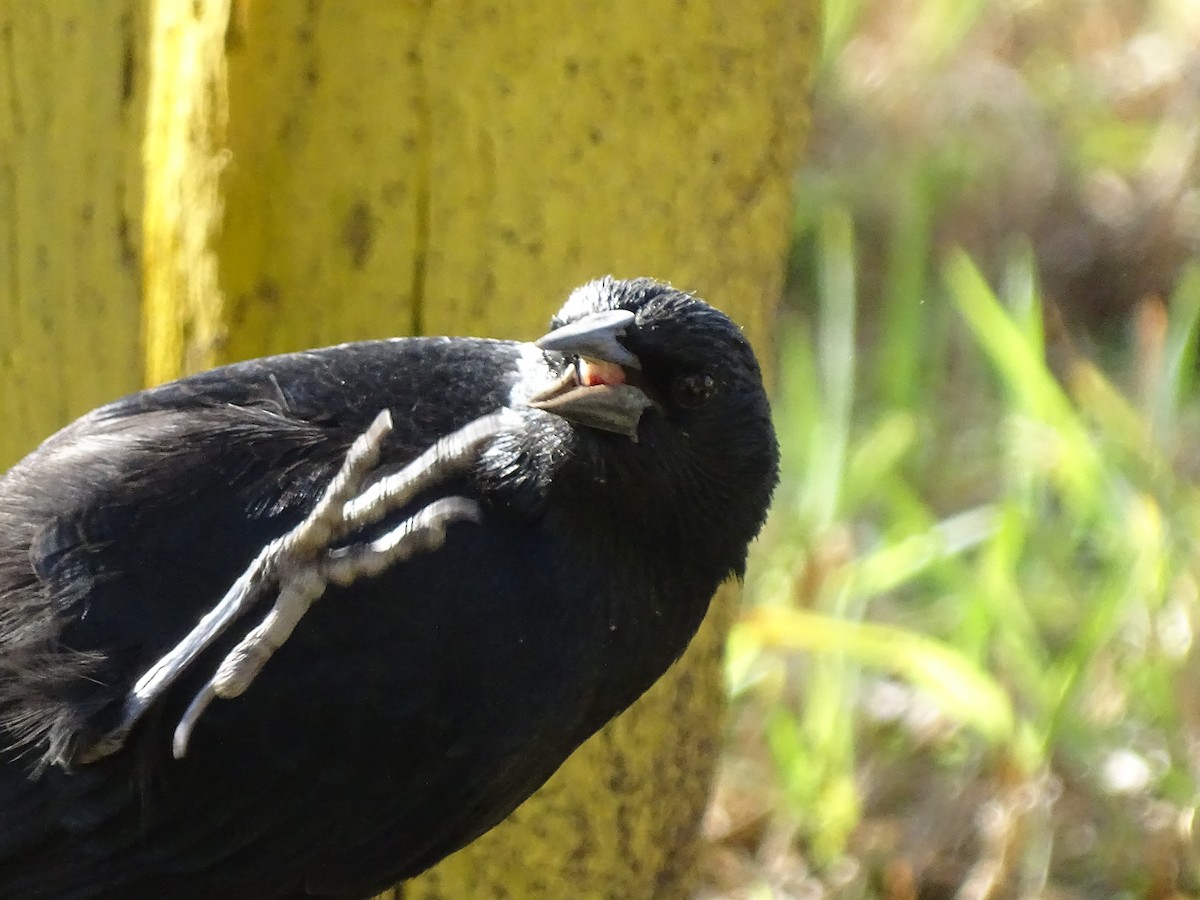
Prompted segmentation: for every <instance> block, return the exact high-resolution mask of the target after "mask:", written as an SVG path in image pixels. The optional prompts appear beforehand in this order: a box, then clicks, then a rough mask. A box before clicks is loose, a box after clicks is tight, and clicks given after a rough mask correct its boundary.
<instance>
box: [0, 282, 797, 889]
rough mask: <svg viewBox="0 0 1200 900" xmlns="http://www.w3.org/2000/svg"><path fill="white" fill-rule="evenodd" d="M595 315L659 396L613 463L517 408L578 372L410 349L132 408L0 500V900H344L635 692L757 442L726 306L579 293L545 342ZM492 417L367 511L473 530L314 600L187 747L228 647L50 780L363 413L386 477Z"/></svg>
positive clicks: (126, 406) (601, 444)
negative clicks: (317, 899)
mask: <svg viewBox="0 0 1200 900" xmlns="http://www.w3.org/2000/svg"><path fill="white" fill-rule="evenodd" d="M606 309H626V310H630V311H631V312H633V313H635V314H636V319H635V321H634V323H633V324H632V325H631V326H630V327H629V328H628V329H626V330H625V332H624V334H623V336H622V337H621V339H620V341H621V344H622V345H623V346H624V347H625V348H627V349H628V351H629V352H630V353H632V354H633V356H634V357H636V360H637V364H638V365H639V366H640V370H635V369H633V368H628V369H626V370H625V373H626V374H627V375H628V377H629V380H630V381H631V382H633V383H635V384H637V385H639V386H640V388H641V390H643V391H644V393H645V394H646V395H647V396H648V397H649V399H650V400H652V401H654V403H655V405H654V406H653V407H651V408H649V409H647V410H646V411H645V413H644V414H643V415H642V417H641V420H640V425H639V426H638V427H637V429H636V436H637V441H636V442H635V441H633V440H631V439H630V438H629V437H626V436H623V435H620V434H614V433H608V432H606V431H602V430H598V429H596V428H592V427H588V426H584V425H579V424H572V422H571V421H569V420H568V419H566V418H563V417H562V416H560V415H557V414H555V413H553V412H548V411H545V410H541V409H533V408H530V407H528V406H526V405H525V403H524V401H526V400H529V399H530V398H531V397H533V396H534V395H535V394H538V393H539V392H541V391H542V390H543V389H544V388H546V387H547V386H548V385H549V384H550V383H551V382H552V381H553V380H554V379H555V377H556V376H558V375H561V374H562V373H563V371H564V370H566V369H567V368H568V367H569V366H571V365H574V361H573V360H571V359H569V358H564V357H562V356H560V355H559V354H558V353H555V352H543V351H542V350H540V349H538V348H536V347H534V346H533V345H530V344H517V343H511V342H499V341H486V340H476V339H452V340H447V339H406V340H394V341H376V342H367V343H359V344H347V345H342V346H339V347H333V348H328V349H325V350H317V351H310V352H306V353H298V354H290V355H287V356H280V357H273V358H269V359H263V360H256V361H252V362H248V363H242V364H238V365H234V366H229V367H225V368H223V369H218V370H214V371H212V372H208V373H204V374H201V375H198V376H195V377H192V378H189V379H185V380H182V381H179V382H175V383H173V384H169V385H165V386H163V387H160V388H156V389H152V390H149V391H144V392H142V393H139V394H135V395H132V396H131V397H127V398H125V399H123V400H120V401H117V402H116V403H114V404H111V405H109V406H106V407H103V408H101V409H99V410H97V411H95V412H93V413H91V414H89V415H88V416H85V417H84V418H82V419H80V420H79V421H77V422H76V423H74V424H72V425H71V426H68V427H67V428H66V429H64V430H63V431H61V432H59V433H58V434H57V435H55V436H53V437H52V438H50V439H49V440H48V441H47V442H46V443H45V444H43V445H42V447H40V448H39V449H38V450H37V451H35V452H34V453H33V454H31V455H30V456H29V457H27V458H26V459H25V460H24V461H22V462H21V463H19V464H18V465H17V466H16V467H14V468H13V469H12V470H10V472H9V473H7V474H6V475H5V476H4V477H3V478H2V479H0V729H2V731H0V744H3V745H6V746H7V750H6V751H5V755H4V756H3V757H2V758H0V898H22V900H32V898H37V897H79V898H84V897H113V898H118V897H120V898H136V897H147V898H149V897H164V898H165V897H228V898H236V897H245V898H267V897H285V896H303V895H305V894H306V893H307V894H315V895H318V896H337V897H359V896H364V897H365V896H369V895H370V894H371V893H372V892H374V891H377V890H379V889H381V888H383V887H385V886H386V885H388V884H389V883H392V882H394V881H396V880H400V879H403V878H407V877H411V876H413V875H415V874H417V873H419V872H420V871H422V870H423V869H425V868H427V867H428V866H430V865H432V864H433V863H434V862H436V861H437V860H438V859H440V858H442V857H443V856H445V855H446V854H448V853H450V852H452V851H453V850H455V849H457V848H458V847H460V846H462V845H464V844H465V843H467V842H469V841H470V840H471V839H473V838H474V837H476V836H478V835H479V834H480V833H482V832H483V831H485V830H487V829H488V828H490V827H491V826H492V825H494V824H495V823H496V822H497V821H499V820H500V819H501V818H503V817H504V816H505V815H507V814H508V813H509V812H510V811H511V810H512V809H513V808H514V807H515V806H516V805H517V804H518V803H519V802H520V801H521V800H523V799H524V798H525V797H526V796H528V795H529V794H530V793H531V792H532V791H534V790H535V789H536V788H537V787H538V786H539V785H540V784H541V783H542V782H543V781H544V780H545V779H546V778H547V777H548V776H549V775H550V774H551V773H552V772H553V771H554V770H555V769H556V768H557V767H558V766H559V765H560V764H561V762H562V761H563V760H564V759H565V758H566V756H567V755H568V754H569V753H570V752H571V750H573V749H574V748H575V747H576V746H577V745H578V744H579V743H581V742H582V741H583V740H585V739H586V738H587V737H588V736H590V735H591V734H592V733H593V732H595V731H596V730H597V729H598V728H600V727H601V726H602V725H603V724H604V723H605V722H606V721H608V720H609V719H610V718H611V717H612V716H613V715H615V714H616V713H617V712H619V711H620V710H622V709H624V708H625V707H626V706H628V705H629V704H630V703H631V702H632V701H633V700H635V699H636V698H637V697H638V696H639V695H640V694H641V693H642V692H643V691H644V690H645V689H646V688H647V687H648V686H649V685H650V684H651V683H652V682H653V681H654V680H655V679H656V678H657V677H658V676H659V675H661V674H662V672H663V671H664V670H665V669H666V668H667V666H668V665H669V664H670V663H671V662H672V661H673V660H674V659H676V658H677V657H678V655H679V654H680V653H681V652H682V650H683V649H684V647H685V646H686V644H687V642H688V640H690V638H691V636H692V634H693V633H694V632H695V629H696V627H697V626H698V624H699V622H700V620H701V618H702V617H703V614H704V612H705V610H706V608H707V602H708V599H709V597H710V596H711V594H712V592H713V590H714V589H715V588H716V586H717V584H718V583H719V582H720V581H721V580H722V579H723V578H724V577H726V576H727V575H729V574H730V573H738V574H740V572H741V569H742V567H743V565H744V560H745V552H746V545H747V543H748V542H749V541H750V540H751V538H752V537H753V536H754V534H755V533H756V532H757V531H758V529H759V527H760V525H761V523H762V520H763V517H764V515H765V511H766V507H767V504H768V502H769V498H770V493H771V490H772V489H773V487H774V483H775V480H776V465H777V450H776V446H775V439H774V434H773V431H772V429H771V425H770V420H769V411H768V407H767V401H766V397H765V394H764V393H763V390H762V384H761V377H760V374H759V370H758V367H757V364H756V362H755V361H754V358H753V355H752V353H751V351H750V348H749V345H748V344H747V343H746V342H745V340H744V338H742V336H741V334H740V332H738V330H737V329H736V328H735V327H734V326H733V325H732V323H730V322H729V321H728V319H726V318H725V317H724V316H723V315H721V314H720V313H718V312H716V311H715V310H713V309H712V308H711V307H708V306H706V305H705V304H703V303H701V302H699V301H697V300H693V299H691V298H689V297H687V296H685V295H683V294H680V293H678V292H675V291H672V290H670V289H669V288H666V287H664V286H662V285H658V284H656V283H654V282H650V281H645V280H642V281H633V282H620V281H612V280H609V279H606V280H604V281H601V282H595V283H593V284H591V285H588V286H585V287H584V288H581V289H580V290H579V291H577V292H576V293H575V294H574V295H572V297H571V299H570V300H568V302H567V304H566V306H564V308H563V310H562V311H561V312H560V314H559V316H558V318H557V319H556V324H559V325H562V324H565V323H567V322H571V321H574V320H578V319H581V318H583V317H585V316H587V315H589V314H592V313H595V312H598V311H602V310H606ZM710 391H711V392H712V396H711V397H709V398H708V399H705V397H706V396H707V394H708V393H709V392H710ZM503 406H509V407H512V408H513V409H514V410H517V411H518V413H519V415H520V427H519V428H517V429H516V430H513V431H510V432H506V433H504V434H502V435H501V436H500V437H498V438H497V439H495V440H494V441H493V442H492V443H491V445H490V446H489V447H488V448H487V449H486V450H485V451H484V452H483V454H482V456H481V457H480V459H479V461H478V463H477V464H476V465H475V466H474V467H473V469H472V470H471V471H470V472H469V474H467V475H466V476H461V477H456V478H454V479H452V480H451V481H449V482H448V483H446V484H444V485H441V486H440V487H439V488H438V490H436V491H435V492H431V494H430V496H427V497H424V498H421V499H419V500H418V501H417V502H416V503H414V504H411V505H410V507H409V508H408V509H406V510H403V511H401V513H399V514H397V515H395V516H392V517H390V519H389V521H398V520H399V519H400V518H402V517H403V516H404V515H407V514H409V513H411V512H412V511H413V510H414V509H415V508H417V507H418V506H420V505H421V504H422V503H423V502H426V501H427V500H429V499H432V498H433V497H434V496H442V495H450V494H460V495H462V496H465V497H468V498H471V499H473V500H475V501H477V502H478V503H479V505H480V508H481V511H482V520H481V521H480V522H479V523H471V522H461V523H457V524H454V525H452V526H450V530H449V533H448V537H447V540H446V543H445V545H444V546H443V547H442V548H440V549H438V550H436V551H433V552H430V553H428V554H424V555H418V556H417V557H415V558H413V559H411V560H409V561H407V562H405V563H403V564H399V565H397V566H395V567H393V568H391V569H389V570H388V571H386V572H385V573H384V574H382V575H380V576H379V577H377V578H374V579H371V580H369V581H366V582H361V583H359V584H355V585H353V586H351V587H349V588H345V589H341V588H336V587H330V588H329V590H328V591H327V592H326V594H325V595H324V596H323V597H322V598H321V599H320V600H319V601H318V602H317V603H316V604H315V605H314V606H313V608H312V609H311V610H310V611H309V613H308V615H307V616H306V617H305V618H304V619H303V621H302V622H301V624H300V626H299V627H298V628H297V629H296V631H295V633H294V634H293V636H292V638H291V639H290V640H289V641H288V642H287V643H286V644H285V645H284V646H283V647H282V649H280V650H279V651H278V653H277V654H276V655H275V657H274V658H273V659H271V661H270V662H269V663H268V664H267V665H266V667H265V668H264V669H263V671H262V673H261V674H260V675H259V676H258V678H257V680H255V681H254V683H253V684H252V685H251V687H250V688H249V690H248V691H247V692H246V694H245V695H244V696H242V697H240V698H237V699H233V700H219V701H216V702H215V703H214V704H213V706H212V707H211V709H210V710H208V711H207V712H206V713H205V714H204V717H203V718H202V719H201V720H200V722H199V724H198V726H197V728H196V731H195V733H194V736H193V738H192V742H191V747H190V749H189V751H188V754H187V756H186V757H185V758H183V759H180V760H176V759H173V758H172V756H171V749H170V733H171V729H172V728H173V727H174V725H175V723H176V722H177V721H178V720H179V717H180V714H181V711H182V709H183V708H184V707H185V706H186V704H187V702H188V700H189V699H190V698H191V696H192V695H193V694H194V693H195V692H196V690H197V688H198V687H199V686H200V685H201V684H202V683H203V681H204V680H205V678H206V677H207V676H208V675H209V674H211V671H212V668H213V667H214V666H215V665H216V663H217V662H218V661H219V660H220V658H221V657H222V655H223V654H224V652H225V651H226V650H227V649H228V648H229V646H230V645H231V644H232V643H233V642H235V641H236V639H237V637H238V636H239V635H240V634H241V633H242V632H243V631H244V630H245V627H244V626H239V627H234V628H233V629H232V633H231V634H230V635H229V636H227V637H225V638H223V639H221V640H220V641H219V642H218V643H217V645H216V646H214V647H213V648H211V649H210V650H209V651H207V652H206V653H205V654H204V655H203V656H202V657H201V658H200V659H199V660H198V661H197V664H196V665H195V666H194V667H193V668H189V669H188V670H187V671H186V672H185V673H184V675H183V677H182V678H181V680H180V681H179V683H178V684H176V685H175V686H174V687H173V688H172V689H171V690H170V691H169V692H168V693H167V695H166V696H165V697H164V698H163V699H162V700H161V702H158V703H156V704H155V705H154V706H153V707H152V708H151V709H150V710H149V712H148V713H147V715H146V717H145V719H144V720H142V721H141V722H140V723H139V724H138V725H137V726H136V728H135V729H134V731H133V733H132V734H131V736H130V740H129V742H128V744H127V745H126V746H125V747H124V748H123V749H121V750H120V751H119V752H117V753H115V754H113V755H111V756H108V757H106V758H103V759H101V760H99V761H96V762H92V763H87V764H79V763H77V762H76V763H73V762H72V760H73V758H74V756H75V754H76V753H77V752H78V751H79V749H80V748H81V747H82V746H86V745H87V743H88V742H89V741H90V740H93V739H95V737H96V736H97V735H99V734H101V733H103V732H105V731H106V730H107V729H109V728H111V727H112V726H113V724H114V722H115V720H116V717H117V716H118V714H119V710H120V705H121V702H122V700H123V699H124V697H125V694H126V692H127V691H128V689H129V687H130V685H131V684H132V683H133V682H134V681H135V680H136V679H137V678H138V676H139V675H141V674H142V673H143V672H144V671H145V669H146V668H147V667H148V666H149V665H150V664H152V663H153V662H154V661H155V660H156V659H158V658H159V657H160V656H161V655H162V654H163V653H165V652H166V651H167V650H168V649H170V648H171V647H172V646H173V645H174V644H175V643H176V642H177V641H178V640H180V638H181V637H182V636H183V634H184V633H186V632H187V631H188V629H189V628H191V627H192V625H193V624H194V623H195V621H196V620H197V619H198V617H199V616H200V615H202V614H203V613H204V612H205V611H206V610H207V609H208V608H209V607H211V606H212V605H213V604H214V603H215V602H216V600H217V599H218V598H219V597H220V596H221V595H222V593H223V592H224V591H225V590H226V589H227V588H228V587H229V585H230V583H231V582H232V581H233V580H234V579H235V578H237V577H238V575H239V574H240V573H241V572H242V570H243V569H244V568H245V567H246V565H247V564H248V563H249V562H250V561H251V559H253V557H254V556H255V554H256V553H257V552H258V550H259V549H261V547H262V546H263V545H264V544H265V543H267V542H268V541H269V540H271V539H273V538H275V537H277V536H279V535H280V534H282V533H284V532H286V531H287V530H288V529H290V528H291V527H293V526H294V525H295V524H296V523H297V522H299V521H300V519H301V518H302V517H303V516H304V514H305V513H306V512H307V510H308V508H309V507H310V506H311V505H312V504H313V502H314V501H315V498H316V496H317V495H318V494H319V493H320V491H321V490H322V489H323V487H324V486H325V484H326V483H327V482H328V480H329V479H330V478H331V476H332V475H333V474H334V473H335V472H336V471H337V470H338V468H339V466H340V464H341V462H342V459H343V457H344V455H345V452H346V449H347V447H348V446H349V445H350V443H351V442H352V441H353V440H354V439H355V438H356V437H357V436H358V435H359V434H360V433H361V432H362V431H363V430H364V429H365V428H366V427H367V425H368V424H369V423H370V422H371V420H372V419H373V418H374V416H375V415H376V414H377V413H378V412H379V410H380V409H382V408H385V407H387V408H389V409H390V410H391V412H392V417H393V420H394V422H395V430H394V431H393V432H392V433H391V435H390V436H389V437H388V439H387V443H386V444H385V452H384V465H385V467H388V468H396V467H399V466H400V465H402V464H404V463H406V462H408V461H409V460H411V459H412V458H413V457H414V456H416V455H417V453H419V452H420V451H421V450H423V449H425V448H426V447H427V446H429V445H430V444H431V443H432V442H433V441H434V440H435V439H436V438H438V437H439V436H442V435H444V434H446V433H448V432H450V431H452V430H454V429H455V428H458V427H460V426H462V425H464V424H465V423H467V422H469V421H471V420H472V419H474V418H476V417H478V416H480V415H483V414H485V413H487V412H490V411H492V410H494V409H496V408H498V407H503Z"/></svg>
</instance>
